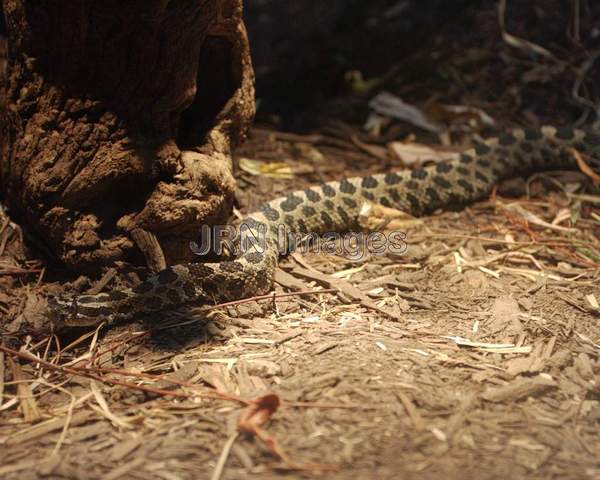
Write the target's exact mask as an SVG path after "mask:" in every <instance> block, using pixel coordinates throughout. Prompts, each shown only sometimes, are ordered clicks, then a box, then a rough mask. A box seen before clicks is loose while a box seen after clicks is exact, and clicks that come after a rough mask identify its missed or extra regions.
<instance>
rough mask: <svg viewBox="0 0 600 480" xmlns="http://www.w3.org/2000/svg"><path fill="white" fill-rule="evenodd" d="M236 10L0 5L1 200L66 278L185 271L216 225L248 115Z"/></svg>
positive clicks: (178, 5) (200, 4)
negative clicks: (117, 268)
mask: <svg viewBox="0 0 600 480" xmlns="http://www.w3.org/2000/svg"><path fill="white" fill-rule="evenodd" d="M241 1H242V0H129V1H126V2H123V1H119V0H71V1H69V2H55V1H52V0H37V1H31V0H4V3H3V8H4V16H5V19H6V31H7V37H8V53H7V58H6V72H5V74H4V75H3V78H2V85H1V90H0V121H1V127H0V186H1V188H2V197H3V198H2V200H3V201H4V202H5V203H6V204H7V205H8V207H9V208H10V210H11V212H12V213H13V215H14V216H15V218H17V219H18V220H19V221H20V222H21V223H22V224H23V225H24V226H25V227H26V228H27V229H28V230H29V231H30V232H31V233H33V234H34V235H37V236H38V237H39V238H40V239H41V240H43V241H44V243H45V244H46V245H47V246H48V247H49V249H50V251H51V252H52V253H53V255H54V256H55V257H56V258H57V259H59V260H60V261H62V262H63V263H64V264H66V265H67V266H69V267H70V268H72V269H76V270H82V269H83V270H85V271H97V270H98V269H100V268H101V267H102V266H105V265H108V264H111V263H113V262H114V261H116V260H131V259H134V260H137V261H140V260H141V259H142V255H141V254H144V256H146V259H147V260H148V258H149V257H150V260H149V261H148V263H150V264H152V263H153V262H152V261H151V260H152V257H158V258H159V260H160V256H161V255H162V252H161V251H159V250H160V248H159V250H157V251H155V252H152V251H148V250H147V248H149V247H147V246H148V245H159V244H160V246H161V247H162V250H164V254H165V256H166V261H167V262H168V263H173V262H178V261H185V260H188V259H189V258H190V257H191V252H190V251H189V248H188V242H189V240H190V239H193V238H195V237H196V236H197V235H198V233H199V231H200V226H201V225H202V224H205V223H208V224H211V223H216V222H220V221H224V220H226V218H227V216H228V214H229V211H230V208H231V204H232V199H233V190H234V180H233V177H232V165H231V155H230V153H231V148H232V147H233V146H234V145H235V144H236V143H237V142H239V141H240V140H241V139H242V137H243V135H244V134H245V131H246V129H247V127H248V125H249V123H250V121H251V119H252V117H253V114H254V86H253V79H254V78H253V72H252V67H251V63H250V55H249V47H248V41H247V37H246V32H245V28H244V25H243V22H242V19H241ZM133 232H137V234H134V233H133ZM148 236H150V237H152V236H154V237H156V239H157V240H158V242H153V241H144V242H140V243H141V245H138V244H137V243H136V240H135V239H136V238H146V239H147V238H148ZM144 249H146V250H144ZM154 260H156V258H155V259H154ZM157 262H158V263H157V265H159V264H160V261H158V260H157ZM163 262H164V260H163ZM154 263H156V262H154ZM155 268H157V266H156V265H155Z"/></svg>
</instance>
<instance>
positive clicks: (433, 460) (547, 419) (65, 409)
mask: <svg viewBox="0 0 600 480" xmlns="http://www.w3.org/2000/svg"><path fill="white" fill-rule="evenodd" d="M532 3H535V2H532ZM582 3H585V2H582ZM509 4H510V2H509ZM523 8H525V7H523ZM471 15H473V18H470V19H469V20H470V21H471V22H473V24H474V25H475V24H476V25H479V26H480V30H478V31H476V32H471V34H470V35H467V36H465V37H464V38H463V37H460V36H457V35H456V32H455V30H453V29H452V28H451V27H448V29H447V31H441V32H440V34H439V36H440V40H439V41H438V42H437V45H438V46H437V47H436V48H434V49H433V50H430V49H428V50H427V51H426V52H425V51H420V54H421V57H419V52H415V53H414V54H413V55H412V56H411V57H410V58H405V59H404V60H402V61H401V62H399V63H398V64H397V65H394V68H395V70H394V71H395V72H396V73H395V74H394V75H392V77H391V79H388V80H386V90H388V91H391V92H393V93H395V94H396V95H399V96H401V97H402V98H403V99H404V100H405V101H407V102H409V103H412V104H415V105H417V106H418V107H420V108H421V109H422V110H423V111H424V112H426V114H427V115H428V116H429V118H435V119H436V121H439V122H443V123H444V124H445V125H447V126H448V128H447V130H446V132H447V133H444V134H441V135H433V134H431V133H429V134H424V133H423V131H422V130H420V129H418V128H417V127H415V126H413V125H410V124H407V123H401V122H396V121H383V124H382V129H381V131H380V132H379V133H377V132H374V131H371V132H370V133H366V132H365V130H364V129H363V128H362V127H363V123H364V121H365V116H364V114H363V113H364V112H365V111H368V107H367V104H368V100H369V99H370V98H371V97H372V96H373V95H374V94H375V93H377V91H378V88H379V87H375V88H376V90H375V91H370V92H364V91H362V90H361V89H358V90H361V91H357V89H355V92H354V93H353V94H347V95H345V96H344V97H342V98H337V99H333V100H332V101H331V102H328V103H326V104H320V105H317V106H315V107H314V108H312V109H309V110H307V111H306V112H305V113H303V115H302V123H303V124H304V125H306V124H307V122H310V121H312V125H313V128H312V129H311V132H310V134H304V133H302V134H301V133H297V132H296V133H290V132H283V131H281V129H280V128H278V123H277V122H276V121H275V120H276V119H274V118H273V117H272V116H270V115H267V114H263V115H262V116H261V119H260V121H259V122H258V123H257V124H256V126H255V128H254V129H253V130H252V131H251V132H250V136H249V139H248V141H247V142H246V143H245V144H244V145H243V146H242V147H241V148H239V149H238V151H237V153H236V156H237V161H238V165H239V168H238V172H237V181H238V192H237V202H238V205H237V210H238V211H236V213H239V212H247V211H251V210H252V208H254V207H255V206H256V205H258V204H259V203H260V202H261V201H262V200H264V199H265V198H272V197H275V196H277V195H279V194H283V193H285V192H289V191H290V190H291V189H297V188H302V187H304V186H307V185H310V184H313V183H315V182H319V181H321V180H323V179H330V178H341V177H344V176H353V175H361V174H367V173H373V172H381V171H387V170H393V169H398V168H405V167H410V166H413V165H414V164H415V160H414V157H412V156H408V155H407V154H406V146H407V145H408V146H410V145H415V144H418V145H421V144H424V143H427V144H429V145H430V146H432V150H431V151H429V152H428V153H429V155H430V156H433V157H434V159H435V158H438V157H439V156H440V155H447V154H448V153H449V152H450V153H452V152H454V151H457V150H460V149H462V148H464V147H465V146H467V145H469V144H470V143H471V142H472V141H473V140H476V139H477V138H478V136H479V135H487V134H488V133H494V132H497V131H498V127H496V126H490V125H486V124H485V122H482V121H481V118H482V116H481V112H485V113H486V114H487V115H489V116H490V117H492V118H493V119H495V120H496V125H501V126H502V127H506V126H511V125H518V124H524V123H533V124H541V123H547V122H550V123H572V122H574V121H576V120H577V119H578V118H583V117H584V116H585V115H588V114H590V112H589V111H588V107H586V105H585V103H578V102H577V101H575V99H574V98H573V97H572V96H571V95H570V92H571V87H572V85H573V82H574V81H576V79H575V78H574V77H573V75H574V73H573V70H572V69H570V68H567V66H565V63H566V62H567V59H568V60H569V61H573V64H575V63H577V59H580V60H581V61H582V62H583V61H584V60H585V58H586V53H585V51H583V50H579V49H578V47H573V50H569V52H571V53H569V54H567V50H560V49H558V48H556V49H554V46H555V43H554V42H555V41H559V40H557V39H562V38H564V35H565V34H564V30H560V32H561V33H560V35H559V34H557V33H556V32H554V35H552V32H553V30H552V28H550V27H549V28H550V30H548V31H546V36H544V37H543V38H537V39H536V42H538V43H540V44H541V45H543V46H544V47H547V48H550V46H552V48H553V50H552V51H553V52H557V53H556V55H557V58H558V59H557V60H556V61H555V60H552V59H546V60H545V59H539V58H536V59H535V60H536V61H533V60H531V59H532V57H534V56H535V55H534V53H532V51H531V49H530V48H515V47H514V46H510V45H508V44H507V43H506V42H504V41H503V40H502V38H501V37H500V36H499V35H498V34H497V32H496V34H494V35H492V34H491V33H490V32H495V30H494V28H495V27H494V26H495V25H497V12H496V11H488V10H486V11H483V12H479V13H477V12H474V13H472V14H471ZM586 18H587V17H586ZM550 23H551V22H550ZM519 26H520V27H522V28H523V29H525V31H523V30H521V31H519V28H518V27H519ZM512 27H513V26H512V25H511V28H512ZM526 27H527V26H526V25H525V26H523V25H521V24H518V25H515V26H514V28H513V30H511V33H513V34H515V35H519V34H523V35H524V34H525V33H526ZM556 28H561V29H564V25H561V24H560V22H559V23H557V27H556ZM548 32H550V33H548ZM445 34H447V35H448V37H444V35H445ZM444 38H446V41H444ZM448 39H451V41H450V40H448ZM565 48H566V47H565ZM419 58H420V61H417V59H419ZM556 62H559V63H556ZM560 62H562V63H560ZM559 64H560V65H562V66H563V68H558V66H559ZM573 64H571V63H569V65H573ZM409 67H411V68H409ZM408 71H410V74H404V73H397V72H408ZM432 72H437V73H438V75H437V76H435V75H433V74H432ZM579 73H580V74H581V76H580V78H579V80H577V81H580V83H581V84H582V85H589V88H587V87H586V89H584V90H585V92H586V93H585V95H587V96H586V97H585V98H586V99H589V100H590V102H594V101H595V97H594V94H593V86H594V85H597V83H594V81H593V78H594V77H593V75H594V70H593V68H591V69H590V70H588V71H587V73H586V72H583V73H582V72H579ZM527 74H528V75H529V76H528V75H527ZM448 78H451V80H448ZM531 78H535V80H531V81H530V80H528V79H531ZM540 78H542V79H543V81H540ZM596 78H598V77H597V76H596ZM444 79H445V80H444ZM499 79H501V84H500V83H499V81H498V80H499ZM367 80H368V79H367ZM421 80H422V81H421ZM355 87H356V85H355ZM584 90H582V91H584ZM532 91H535V92H537V93H535V94H532V95H529V94H527V92H532ZM542 98H543V101H542ZM445 104H453V105H462V106H469V107H476V108H478V109H480V110H478V111H476V110H471V111H469V112H468V113H465V112H464V111H463V112H462V113H460V114H454V115H450V114H448V113H447V112H448V110H444V108H443V105H445ZM436 112H437V113H436ZM439 112H446V113H445V114H444V115H445V116H444V115H442V114H440V113H439ZM473 112H475V113H473ZM557 112H563V113H557ZM584 114H585V115H584ZM436 115H437V116H436ZM357 119H360V121H358V120H357ZM393 152H400V154H394V153H393ZM416 163H419V161H417V162H416ZM591 183H592V182H591V181H590V176H589V175H586V174H584V173H582V172H581V171H574V172H558V173H554V174H552V175H549V174H546V175H537V176H535V177H532V178H529V179H528V182H527V183H526V182H525V180H524V179H521V180H520V181H517V182H512V183H505V184H503V185H500V186H499V188H498V190H497V191H495V193H494V194H493V195H492V196H491V197H490V198H489V199H488V200H486V201H484V202H479V203H477V204H474V205H471V206H468V207H467V208H465V209H463V210H461V211H458V212H453V211H446V212H441V211H440V212H436V213H435V214H434V215H432V216H430V217H427V218H423V219H421V221H420V222H414V221H412V222H409V221H406V220H400V223H399V224H397V225H396V227H395V228H396V229H399V230H402V231H404V232H406V235H407V237H406V243H407V245H408V249H407V251H406V252H405V253H404V254H403V255H391V254H387V255H367V256H365V257H363V258H361V259H359V260H348V259H347V258H344V257H341V256H336V255H329V254H324V253H321V254H314V253H307V254H293V255H292V256H290V257H288V258H286V259H285V260H284V261H282V262H281V265H280V270H279V272H278V274H277V278H276V280H277V283H276V285H275V287H274V291H275V292H276V295H275V296H269V298H267V299H262V300H251V301H246V302H238V303H236V304H234V305H229V306H221V307H207V306H191V307H188V308H185V309H180V310H177V311H169V312H163V313H160V314H156V315H153V316H152V317H151V318H148V319H138V320H137V321H136V322H133V323H129V324H126V325H118V326H114V327H111V328H100V329H99V330H98V331H91V332H87V331H81V332H73V333H72V334H70V335H69V336H63V337H61V338H57V337H43V338H37V337H15V336H8V335H6V336H4V337H3V345H2V350H1V351H0V445H1V447H0V478H6V479H17V478H18V479H28V478H31V479H37V478H57V479H58V478H69V479H84V478H104V479H137V478H139V479H150V478H151V479H154V478H156V479H179V478H182V479H187V478H189V479H192V478H214V479H217V478H222V479H238V478H260V479H267V478H274V479H275V478H277V479H280V478H313V477H315V476H316V475H317V474H320V476H321V477H322V478H332V479H341V480H342V479H350V478H365V479H371V478H373V479H375V478H377V479H387V478H389V479H392V478H406V479H430V478H439V477H440V476H442V475H443V476H444V477H445V478H447V479H459V478H460V479H468V478H477V479H495V478H506V477H507V476H508V475H510V476H511V477H513V478H527V479H538V478H539V479H542V478H544V479H548V478H556V479H558V478H560V479H565V478H572V479H582V478H589V479H593V478H600V461H599V460H598V458H599V454H600V435H598V430H599V426H600V359H599V353H600V329H599V327H598V321H599V318H600V307H599V306H598V302H599V301H600V288H599V287H598V285H600V241H599V237H600V235H599V234H600V209H599V205H600V197H599V196H598V190H597V186H596V187H594V186H590V184H591ZM557 185H560V186H561V187H560V188H558V187H557ZM584 188H588V190H587V193H586V192H584ZM509 192H511V193H512V194H513V196H509ZM566 192H568V193H566ZM515 193H516V196H514V194H515ZM527 193H528V194H529V195H527ZM26 238H27V237H26V235H24V234H23V233H22V232H21V230H20V229H19V227H18V226H17V225H15V224H12V223H11V222H10V221H9V219H8V218H7V217H6V215H3V217H2V218H1V219H0V252H1V255H2V256H1V257H0V262H1V264H0V266H1V270H0V272H1V273H2V276H1V277H0V309H1V310H2V312H3V313H2V314H3V315H4V316H5V318H6V323H9V322H11V321H14V320H15V319H18V318H19V316H22V315H24V314H29V315H31V314H34V313H35V311H36V303H35V302H36V301H37V299H38V298H39V296H40V295H42V294H49V293H52V294H58V293H59V292H61V291H64V290H75V289H77V290H80V291H83V290H87V289H89V288H96V289H97V290H99V289H105V290H110V289H112V288H117V287H118V286H120V285H127V284H130V283H132V282H133V281H135V279H136V278H137V276H141V275H143V274H144V272H143V271H141V270H140V269H134V268H133V267H131V266H118V267H119V268H116V269H113V270H108V271H107V272H106V274H105V275H104V276H103V277H102V278H100V279H98V278H88V277H81V278H78V279H74V278H73V277H66V276H65V277H63V278H61V274H62V273H61V272H60V271H56V270H55V271H53V272H51V274H52V279H53V280H55V281H53V282H46V280H45V279H46V278H48V277H47V273H46V270H45V267H44V263H43V261H42V260H41V258H42V256H41V254H39V252H38V250H37V249H35V248H32V246H31V244H30V243H27V242H26V241H25V239H26ZM285 295H287V296H285ZM3 323H4V322H3ZM32 355H34V356H35V357H37V358H35V357H34V358H33V360H35V361H32V357H31V356H32Z"/></svg>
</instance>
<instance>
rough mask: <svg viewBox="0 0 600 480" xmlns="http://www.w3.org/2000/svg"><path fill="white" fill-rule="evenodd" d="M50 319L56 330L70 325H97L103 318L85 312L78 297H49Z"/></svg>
mask: <svg viewBox="0 0 600 480" xmlns="http://www.w3.org/2000/svg"><path fill="white" fill-rule="evenodd" d="M48 307H49V308H48V310H49V316H50V321H51V322H52V325H53V327H54V329H55V330H62V329H65V328H70V327H88V326H96V325H99V324H100V323H102V320H103V319H102V318H98V317H94V316H90V315H86V314H84V312H83V310H84V308H82V306H81V305H80V304H79V302H78V301H77V298H76V297H52V298H50V299H48Z"/></svg>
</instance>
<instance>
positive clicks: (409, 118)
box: [369, 92, 441, 133]
mask: <svg viewBox="0 0 600 480" xmlns="http://www.w3.org/2000/svg"><path fill="white" fill-rule="evenodd" d="M369 107H370V108H372V109H373V110H375V112H377V113H378V114H380V115H385V116H386V117H391V118H395V119H397V120H403V121H405V122H408V123H410V124H412V125H414V126H416V127H420V128H422V129H423V130H427V131H429V132H434V133H437V132H439V131H441V128H440V127H439V126H438V125H435V124H433V123H432V122H430V121H429V120H428V119H427V118H426V117H425V115H424V114H423V112H421V110H419V109H418V108H417V107H414V106H412V105H409V104H408V103H405V102H404V101H403V100H402V99H401V98H400V97H397V96H396V95H394V94H392V93H389V92H381V93H379V94H378V95H376V96H375V97H373V98H372V99H371V101H370V102H369Z"/></svg>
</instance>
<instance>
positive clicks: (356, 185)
mask: <svg viewBox="0 0 600 480" xmlns="http://www.w3.org/2000/svg"><path fill="white" fill-rule="evenodd" d="M571 149H576V150H577V151H578V152H580V153H581V154H582V155H584V156H586V157H588V158H589V157H592V158H594V159H596V160H597V159H599V158H600V135H597V134H594V133H590V132H584V131H582V130H577V129H573V128H570V127H562V128H555V127H542V128H539V129H516V130H513V131H511V132H507V133H503V134H501V135H500V136H498V137H497V138H491V139H488V140H486V141H484V142H481V143H477V144H476V145H475V147H474V148H472V149H470V150H468V151H465V152H463V153H462V154H460V155H459V157H458V158H457V159H453V160H449V161H445V162H441V163H437V164H435V165H432V166H427V167H424V168H420V169H417V170H406V171H400V172H392V173H384V174H378V175H371V176H366V177H357V178H348V179H343V180H341V181H332V182H328V183H324V184H322V185H320V186H315V187H311V188H307V189H305V190H301V191H295V192H293V193H290V194H289V195H287V196H285V197H281V198H277V199H275V200H272V201H270V202H267V203H265V204H263V205H262V206H261V207H259V209H258V210H257V211H255V212H253V213H251V214H249V215H248V216H247V217H246V218H245V219H244V220H243V223H244V224H245V225H246V226H247V227H249V231H251V232H254V231H256V230H257V229H258V228H259V227H261V226H262V227H263V228H264V227H265V226H266V237H265V238H266V242H265V243H264V245H262V247H261V246H258V245H257V246H251V248H248V249H247V250H245V251H244V252H243V253H241V254H240V256H239V257H238V258H236V259H235V260H229V261H223V262H220V263H188V264H181V265H173V266H171V267H168V268H166V269H165V270H163V271H161V272H159V273H158V274H157V275H155V276H153V277H151V278H148V279H147V280H145V281H143V282H142V283H140V284H138V285H136V286H135V287H133V288H131V289H124V290H119V291H112V292H108V293H100V294H96V295H80V296H74V297H58V298H54V299H51V300H50V313H51V320H52V321H53V325H54V328H56V329H61V328H65V327H75V326H95V325H99V324H101V323H102V322H107V323H108V324H112V323H114V322H117V321H123V320H128V319H131V318H132V317H134V316H136V315H139V314H148V313H151V312H156V311H160V310H163V309H166V308H170V307H176V306H180V305H183V304H186V303H189V302H192V301H194V302H198V301H200V302H224V301H230V300H235V299H241V298H245V297H249V296H253V295H261V294H265V293H267V292H268V291H269V290H270V289H271V287H272V282H273V276H274V272H275V268H276V267H277V261H278V258H279V254H280V251H279V248H278V244H277V239H276V231H277V229H278V227H279V226H280V225H281V224H284V225H286V226H287V227H288V229H289V230H291V231H293V232H297V233H300V234H302V233H308V232H312V233H316V234H323V233H325V232H333V231H337V232H341V231H347V230H350V229H352V228H354V227H356V226H357V219H358V214H359V211H360V209H361V206H362V205H363V204H364V203H365V202H371V203H377V204H381V205H383V206H387V207H393V208H396V209H399V210H401V211H404V212H407V213H410V214H412V215H416V216H419V215H423V214H426V213H428V212H432V211H434V210H436V209H438V208H441V207H449V206H453V207H455V206H460V205H464V204H467V203H470V202H474V201H476V200H479V199H482V198H485V197H486V196H487V195H489V194H490V192H491V190H492V188H493V186H494V185H495V184H496V183H497V182H498V181H499V180H502V179H505V178H509V177H513V176H515V175H523V174H526V173H528V172H531V171H539V170H551V169H558V168H568V167H572V166H574V165H575V157H574V155H573V152H572V150H571Z"/></svg>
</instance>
